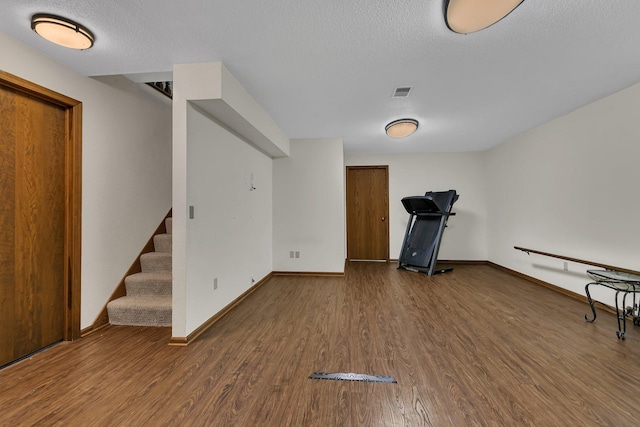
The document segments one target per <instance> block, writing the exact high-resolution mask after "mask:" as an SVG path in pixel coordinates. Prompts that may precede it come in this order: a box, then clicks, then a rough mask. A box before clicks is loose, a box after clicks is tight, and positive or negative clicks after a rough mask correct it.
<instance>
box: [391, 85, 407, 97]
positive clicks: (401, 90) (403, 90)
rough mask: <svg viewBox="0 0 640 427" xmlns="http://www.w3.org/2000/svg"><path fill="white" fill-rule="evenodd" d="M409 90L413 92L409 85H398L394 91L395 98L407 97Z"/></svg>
mask: <svg viewBox="0 0 640 427" xmlns="http://www.w3.org/2000/svg"><path fill="white" fill-rule="evenodd" d="M409 92H411V88H410V87H408V86H405V87H397V88H396V89H395V90H394V91H393V97H394V98H406V97H407V96H409Z"/></svg>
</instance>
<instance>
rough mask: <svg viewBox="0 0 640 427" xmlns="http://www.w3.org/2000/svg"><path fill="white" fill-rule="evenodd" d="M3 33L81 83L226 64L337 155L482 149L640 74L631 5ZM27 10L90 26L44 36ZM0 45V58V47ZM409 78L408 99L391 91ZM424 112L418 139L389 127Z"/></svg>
mask: <svg viewBox="0 0 640 427" xmlns="http://www.w3.org/2000/svg"><path fill="white" fill-rule="evenodd" d="M0 11H1V12H0V31H2V32H4V33H7V34H9V35H11V36H13V37H15V38H17V39H19V40H21V41H23V42H24V43H26V44H28V45H30V46H32V47H34V48H36V49H38V50H40V51H42V52H43V53H45V54H46V55H48V56H50V57H52V58H55V59H56V60H58V61H59V62H62V63H64V64H66V65H67V66H69V67H71V68H73V69H75V70H77V71H79V72H80V73H83V74H85V75H88V76H97V75H112V74H125V75H131V74H137V73H161V72H165V73H166V72H170V71H171V69H172V64H174V63H190V62H210V61H222V62H224V63H225V65H226V66H227V67H228V68H229V70H230V71H231V72H232V73H233V74H234V75H235V76H236V77H237V78H238V80H239V81H240V82H241V83H242V84H243V85H244V86H245V88H246V89H247V90H248V91H249V92H250V93H251V94H252V95H253V97H254V98H255V99H256V100H257V101H258V102H259V103H260V104H261V105H262V106H263V107H264V108H265V109H266V110H267V111H268V113H269V114H270V115H271V116H272V117H273V118H274V120H275V121H276V123H278V125H279V126H280V127H281V128H282V129H283V130H284V132H285V133H286V134H287V135H288V136H289V137H290V138H321V137H341V138H343V139H344V143H345V151H347V152H379V153H382V152H428V151H468V150H485V149H487V148H490V147H492V146H495V145H497V144H499V143H501V142H504V141H507V140H509V139H511V138H513V137H514V136H516V135H518V134H520V133H522V132H524V131H526V130H528V129H531V128H533V127H535V126H537V125H539V124H542V123H544V122H547V121H549V120H551V119H553V118H554V117H557V116H559V115H562V114H564V113H567V112H569V111H572V110H574V109H576V108H578V107H580V106H582V105H584V104H587V103H589V102H592V101H594V100H596V99H599V98H601V97H603V96H606V95H608V94H610V93H613V92H616V91H618V90H620V89H623V88H625V87H628V86H630V85H632V84H634V83H636V82H638V81H640V1H637V0H606V1H605V0H573V1H558V0H525V1H524V2H523V3H522V4H521V5H520V7H518V8H517V9H516V10H515V11H514V12H512V13H511V14H510V15H508V16H507V17H506V18H505V19H504V20H502V21H500V22H498V23H497V24H496V25H494V26H492V27H489V28H488V29H485V30H483V31H480V32H477V33H473V34H469V35H461V34H455V33H453V32H451V31H449V30H448V29H447V27H446V25H445V23H444V19H443V1H442V0H375V1H372V0H348V1H346V0H323V1H317V0H272V1H266V0H235V1H231V0H136V1H130V0H110V1H87V0H21V1H15V0H0ZM34 13H53V14H58V15H62V16H65V17H68V18H71V19H75V20H77V21H78V22H80V23H82V24H84V25H85V26H87V27H88V28H89V29H90V30H91V31H93V33H94V34H95V35H96V42H95V45H94V47H93V48H92V49H90V50H88V51H83V52H78V51H72V50H68V49H64V48H61V47H58V46H55V45H52V44H50V43H48V42H46V41H44V40H42V39H40V38H39V37H38V36H37V35H36V34H35V33H34V32H33V31H31V29H30V26H29V19H30V16H31V15H32V14H34ZM0 54H2V51H1V46H0ZM397 86H412V87H413V91H412V93H411V95H410V96H409V97H408V98H406V99H394V98H392V97H391V95H392V93H393V89H394V88H395V87H397ZM404 117H413V118H416V119H418V120H419V121H420V128H419V129H418V132H416V133H415V134H414V135H412V136H410V137H408V138H405V139H401V140H396V139H392V138H389V137H387V136H386V135H385V133H384V126H385V125H386V124H387V123H388V122H389V121H391V120H394V119H398V118H404Z"/></svg>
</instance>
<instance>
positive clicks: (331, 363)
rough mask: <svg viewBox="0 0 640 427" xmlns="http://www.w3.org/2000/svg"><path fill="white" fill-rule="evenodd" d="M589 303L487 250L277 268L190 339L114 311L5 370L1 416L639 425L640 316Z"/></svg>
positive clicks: (127, 421) (101, 422)
mask: <svg viewBox="0 0 640 427" xmlns="http://www.w3.org/2000/svg"><path fill="white" fill-rule="evenodd" d="M587 309H588V306H587V305H586V304H585V303H581V302H579V301H575V300H572V299H570V298H568V297H565V296H563V295H560V294H558V293H555V292H553V291H551V290H548V289H546V288H543V287H540V286H538V285H535V284H532V283H529V282H527V281H524V280H522V279H519V278H516V277H513V276H511V275H509V274H508V273H505V272H503V271H501V270H498V269H496V268H493V267H491V266H488V265H476V266H466V265H460V266H456V267H455V269H454V271H453V272H452V273H448V274H444V275H439V276H434V277H431V278H430V277H428V276H426V275H423V274H416V273H410V272H407V271H402V270H396V269H395V266H393V265H389V264H378V263H350V264H348V266H347V271H346V276H345V278H309V277H274V278H272V279H271V280H269V281H268V282H267V283H266V284H264V285H263V286H262V287H261V288H260V289H258V291H257V292H255V293H254V294H252V295H251V296H250V297H249V298H248V299H246V300H245V301H244V302H243V303H242V304H241V305H240V306H239V307H237V308H236V309H235V310H233V311H232V312H231V313H230V314H228V315H227V316H225V317H224V318H223V319H222V320H221V321H220V322H218V323H217V324H215V325H214V327H212V328H211V329H210V330H209V331H207V332H206V333H205V334H204V335H202V336H201V337H200V339H199V340H198V341H196V342H195V343H193V344H192V345H191V346H189V347H186V348H180V347H169V346H168V345H167V343H168V340H169V338H170V331H169V330H168V329H163V328H135V327H116V326H110V327H107V328H105V329H103V330H101V331H99V332H96V333H95V334H93V335H90V336H88V337H86V338H83V339H81V340H79V341H76V342H73V343H62V344H59V345H57V346H55V347H52V348H50V349H48V350H45V351H43V352H41V353H39V354H36V355H34V356H33V357H31V358H30V359H27V360H24V361H22V362H19V363H17V364H15V365H13V366H10V367H8V368H6V369H4V370H2V371H0V425H2V426H5V425H7V426H9V425H10V426H32V425H45V426H55V425H60V426H178V425H179V426H278V427H280V426H322V427H325V426H357V425H362V426H423V425H424V426H631V425H637V420H638V416H639V413H638V410H639V408H640V328H638V327H634V326H633V325H632V324H629V325H628V330H627V339H626V340H625V341H620V340H618V339H617V338H616V334H615V330H616V321H615V318H614V317H613V316H612V315H611V314H607V313H604V312H602V311H600V312H599V313H598V319H597V320H596V322H595V323H593V324H589V323H586V322H585V321H584V320H583V315H584V313H586V312H587ZM314 371H323V372H355V373H363V374H377V375H391V376H393V377H395V379H396V380H397V381H398V383H397V384H383V383H364V382H349V381H326V380H324V381H323V380H311V379H308V378H307V377H308V376H309V374H311V373H312V372H314Z"/></svg>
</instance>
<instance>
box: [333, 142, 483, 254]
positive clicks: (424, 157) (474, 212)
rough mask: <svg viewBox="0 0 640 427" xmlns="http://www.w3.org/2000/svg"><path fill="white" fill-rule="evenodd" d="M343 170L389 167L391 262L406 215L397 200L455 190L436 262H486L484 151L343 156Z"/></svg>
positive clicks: (402, 236) (398, 245)
mask: <svg viewBox="0 0 640 427" xmlns="http://www.w3.org/2000/svg"><path fill="white" fill-rule="evenodd" d="M345 164H346V165H347V166H367V165H389V240H390V241H389V249H390V257H391V258H392V259H397V258H398V256H399V255H400V248H401V247H402V241H403V239H404V233H405V230H406V227H407V221H408V219H409V214H408V213H407V211H406V210H405V209H404V207H403V206H402V202H401V200H402V198H403V197H407V196H421V195H424V193H425V192H427V191H445V190H450V189H453V190H456V192H457V193H458V194H459V195H460V198H459V199H458V201H457V202H456V203H455V204H454V205H453V212H455V213H456V215H455V216H453V217H451V218H450V219H449V221H448V223H447V225H448V227H447V229H446V230H445V232H444V237H443V239H442V244H441V246H440V252H439V256H438V258H439V259H446V260H486V259H487V246H486V242H487V203H486V197H487V188H486V183H485V178H484V177H485V155H484V153H421V154H353V153H352V154H346V155H345Z"/></svg>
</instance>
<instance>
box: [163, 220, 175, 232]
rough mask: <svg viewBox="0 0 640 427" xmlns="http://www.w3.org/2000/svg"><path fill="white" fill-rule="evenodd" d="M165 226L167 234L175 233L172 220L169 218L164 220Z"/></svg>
mask: <svg viewBox="0 0 640 427" xmlns="http://www.w3.org/2000/svg"><path fill="white" fill-rule="evenodd" d="M164 226H165V228H166V229H167V234H171V233H172V232H173V224H172V220H171V218H167V219H165V220H164Z"/></svg>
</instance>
